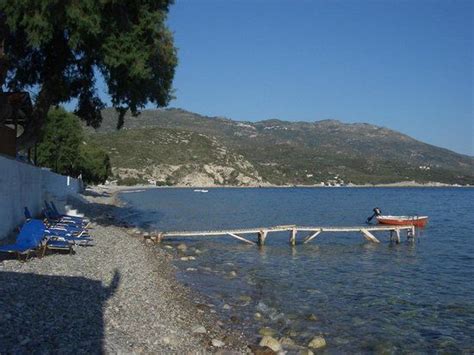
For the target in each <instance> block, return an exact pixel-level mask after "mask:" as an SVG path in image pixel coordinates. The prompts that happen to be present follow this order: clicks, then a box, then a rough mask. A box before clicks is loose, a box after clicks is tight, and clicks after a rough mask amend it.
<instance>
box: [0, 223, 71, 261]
mask: <svg viewBox="0 0 474 355" xmlns="http://www.w3.org/2000/svg"><path fill="white" fill-rule="evenodd" d="M46 249H51V250H69V251H71V250H72V246H71V245H70V244H69V243H65V242H60V241H49V238H48V237H47V236H46V235H45V226H44V224H43V222H42V221H40V220H37V219H32V220H29V221H27V222H26V223H25V224H24V225H23V226H22V227H21V229H20V233H19V234H18V236H17V238H16V241H15V243H14V244H9V245H3V246H0V252H3V253H10V254H15V255H16V256H17V258H18V259H19V260H21V257H22V256H25V260H27V259H28V257H29V256H30V254H31V253H38V252H40V255H41V256H43V255H44V253H45V252H46Z"/></svg>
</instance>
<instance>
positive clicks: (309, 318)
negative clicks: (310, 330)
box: [306, 313, 319, 322]
mask: <svg viewBox="0 0 474 355" xmlns="http://www.w3.org/2000/svg"><path fill="white" fill-rule="evenodd" d="M306 319H307V320H310V321H313V322H315V321H317V320H319V319H318V317H316V315H315V314H313V313H311V314H310V315H308V316H307V317H306Z"/></svg>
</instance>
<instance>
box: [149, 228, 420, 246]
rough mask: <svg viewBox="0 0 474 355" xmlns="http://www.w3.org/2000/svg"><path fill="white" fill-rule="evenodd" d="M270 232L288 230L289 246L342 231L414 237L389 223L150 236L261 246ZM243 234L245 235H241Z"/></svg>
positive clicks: (394, 238)
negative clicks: (222, 239)
mask: <svg viewBox="0 0 474 355" xmlns="http://www.w3.org/2000/svg"><path fill="white" fill-rule="evenodd" d="M272 232H289V243H290V245H291V246H294V245H296V244H297V242H300V243H301V244H306V243H309V242H311V241H312V240H314V239H315V238H316V237H318V236H319V235H320V234H321V233H342V232H344V233H345V232H355V233H360V234H361V235H362V236H363V237H364V238H365V239H366V240H368V241H370V242H372V243H380V241H379V240H378V239H377V237H376V236H375V235H374V234H373V233H374V232H389V233H390V240H391V241H395V242H396V243H400V237H401V233H402V232H405V233H406V236H407V239H414V238H415V227H414V226H391V225H376V226H370V225H367V226H355V227H312V226H309V227H304V226H296V225H284V226H274V227H260V228H246V229H245V228H244V229H228V230H208V231H180V232H160V233H157V234H154V235H152V236H151V237H150V238H151V239H152V240H153V241H155V242H157V243H159V242H161V241H163V240H164V239H171V238H178V237H223V236H229V237H232V238H235V239H238V240H240V241H242V242H244V243H248V244H252V245H259V246H263V245H264V244H265V241H266V239H267V237H268V235H269V234H270V233H272ZM300 232H302V233H305V236H304V237H302V238H301V239H300V240H297V235H298V233H300ZM252 234H253V235H256V236H257V238H256V241H253V240H250V239H249V237H248V236H247V235H252ZM243 235H245V237H244V236H243Z"/></svg>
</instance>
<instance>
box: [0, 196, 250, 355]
mask: <svg viewBox="0 0 474 355" xmlns="http://www.w3.org/2000/svg"><path fill="white" fill-rule="evenodd" d="M86 195H88V196H84V198H82V197H81V198H80V199H75V200H74V203H73V205H74V207H76V208H78V209H79V211H80V212H81V213H84V214H85V215H86V216H87V217H89V218H91V220H92V226H91V229H90V233H91V235H92V236H93V238H94V245H93V246H89V247H78V246H76V247H75V249H74V250H75V253H74V254H72V255H69V254H59V253H52V254H49V255H46V256H45V257H43V258H37V257H34V258H31V259H30V260H29V261H27V262H19V261H17V260H16V259H11V258H10V259H0V260H1V262H0V293H1V295H2V297H1V298H0V310H1V311H0V323H1V324H2V325H3V326H2V332H0V353H25V352H35V353H50V352H53V353H56V352H60V353H179V354H183V353H246V352H249V351H250V350H249V348H248V347H247V341H246V339H245V336H244V335H243V334H240V333H238V332H235V331H232V330H230V329H229V328H228V327H226V325H225V324H224V323H222V321H220V320H219V318H218V317H217V315H216V311H215V310H214V309H213V307H214V306H213V305H212V304H206V303H203V302H205V300H204V299H201V296H200V295H197V294H194V293H193V292H192V291H191V290H189V289H188V288H186V287H185V286H183V285H181V284H180V283H179V282H178V281H177V280H176V278H175V269H174V266H173V265H172V263H171V260H172V259H173V255H172V253H170V252H168V251H166V250H163V249H161V248H160V247H158V246H155V245H153V244H151V243H145V239H144V238H143V235H141V234H140V231H138V230H136V229H134V228H126V227H124V226H121V225H120V223H118V222H117V221H115V220H114V219H113V217H112V210H113V209H114V208H118V207H117V206H116V201H115V194H114V193H107V192H103V191H101V192H99V193H97V192H93V193H89V194H87V193H86ZM68 203H70V201H68Z"/></svg>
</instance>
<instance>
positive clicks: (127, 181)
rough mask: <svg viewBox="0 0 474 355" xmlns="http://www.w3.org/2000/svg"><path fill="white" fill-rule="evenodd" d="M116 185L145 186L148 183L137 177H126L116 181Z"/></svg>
mask: <svg viewBox="0 0 474 355" xmlns="http://www.w3.org/2000/svg"><path fill="white" fill-rule="evenodd" d="M117 184H118V185H124V186H135V185H147V184H148V181H146V180H145V179H142V178H138V177H133V176H127V177H125V178H123V179H118V180H117Z"/></svg>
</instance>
